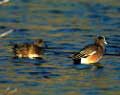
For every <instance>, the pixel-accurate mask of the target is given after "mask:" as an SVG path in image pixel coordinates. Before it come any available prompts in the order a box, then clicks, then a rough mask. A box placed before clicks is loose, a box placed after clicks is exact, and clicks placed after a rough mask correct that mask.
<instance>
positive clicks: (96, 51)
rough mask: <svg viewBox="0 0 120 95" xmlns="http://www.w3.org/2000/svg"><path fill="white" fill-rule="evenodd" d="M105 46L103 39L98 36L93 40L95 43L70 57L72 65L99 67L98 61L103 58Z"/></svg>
mask: <svg viewBox="0 0 120 95" xmlns="http://www.w3.org/2000/svg"><path fill="white" fill-rule="evenodd" d="M105 44H107V42H106V40H105V37H103V36H99V37H97V38H96V39H95V43H94V44H91V45H88V46H86V47H84V48H83V49H82V50H81V51H80V52H79V53H75V54H73V55H72V59H73V61H74V64H78V63H81V64H93V65H96V66H98V67H99V65H98V64H96V63H98V62H99V60H100V59H101V58H102V57H103V54H104V51H105Z"/></svg>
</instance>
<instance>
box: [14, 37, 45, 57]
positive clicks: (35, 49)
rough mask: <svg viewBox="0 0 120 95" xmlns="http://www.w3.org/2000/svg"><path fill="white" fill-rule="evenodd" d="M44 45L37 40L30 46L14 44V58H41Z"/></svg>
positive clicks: (41, 41)
mask: <svg viewBox="0 0 120 95" xmlns="http://www.w3.org/2000/svg"><path fill="white" fill-rule="evenodd" d="M44 44H45V43H44V41H43V40H42V39H37V40H35V41H34V42H33V43H31V44H28V43H24V44H20V45H18V44H14V46H13V53H14V55H15V57H19V58H30V59H35V58H42V55H43V48H44Z"/></svg>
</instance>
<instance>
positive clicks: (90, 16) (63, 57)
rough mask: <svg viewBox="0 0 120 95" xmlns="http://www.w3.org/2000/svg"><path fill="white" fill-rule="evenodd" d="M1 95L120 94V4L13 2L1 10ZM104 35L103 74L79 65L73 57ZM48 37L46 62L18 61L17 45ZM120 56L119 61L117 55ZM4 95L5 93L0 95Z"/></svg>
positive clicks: (116, 0) (92, 0)
mask: <svg viewBox="0 0 120 95" xmlns="http://www.w3.org/2000/svg"><path fill="white" fill-rule="evenodd" d="M9 29H14V32H13V33H12V34H10V35H8V36H7V37H4V38H0V93H3V92H4V91H5V89H6V88H8V87H10V88H11V89H14V88H18V89H19V91H18V93H17V94H16V95H120V73H119V72H120V56H118V55H119V54H120V3H119V0H101V1H100V0H11V1H10V2H9V3H6V4H3V5H0V33H3V32H4V31H7V30H9ZM97 35H104V36H105V37H106V39H107V42H108V45H107V47H106V54H113V55H105V56H104V58H103V59H102V60H101V61H100V63H101V64H102V65H104V68H103V69H100V70H95V71H92V70H91V69H81V68H82V67H81V66H77V67H76V66H73V65H72V60H71V59H70V58H68V56H69V55H70V54H71V53H70V52H76V51H79V50H80V49H81V48H82V47H84V46H85V45H87V44H90V43H92V42H93V39H94V38H95V37H96V36H97ZM38 38H42V39H44V40H45V41H46V43H47V45H48V46H49V47H57V48H58V49H51V50H46V52H45V55H44V59H45V60H28V59H12V56H13V54H12V52H11V44H10V43H11V42H12V43H23V42H30V41H32V40H34V39H38ZM116 55H117V56H116ZM0 95H1V94H0Z"/></svg>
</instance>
